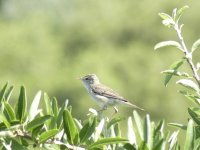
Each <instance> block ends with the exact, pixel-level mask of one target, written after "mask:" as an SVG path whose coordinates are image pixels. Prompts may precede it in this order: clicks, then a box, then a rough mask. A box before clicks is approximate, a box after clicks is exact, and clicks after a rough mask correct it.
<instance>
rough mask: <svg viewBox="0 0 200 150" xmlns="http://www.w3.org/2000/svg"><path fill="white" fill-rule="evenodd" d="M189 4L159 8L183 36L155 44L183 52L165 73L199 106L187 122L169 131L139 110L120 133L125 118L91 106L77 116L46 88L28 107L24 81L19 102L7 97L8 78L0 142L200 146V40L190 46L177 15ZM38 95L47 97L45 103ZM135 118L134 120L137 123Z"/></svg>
mask: <svg viewBox="0 0 200 150" xmlns="http://www.w3.org/2000/svg"><path fill="white" fill-rule="evenodd" d="M186 8H187V6H185V7H183V8H181V9H178V10H177V9H174V10H173V13H172V16H170V15H168V14H165V13H160V14H159V15H160V16H161V18H162V19H163V24H164V25H165V26H167V27H169V28H173V29H175V31H176V33H177V35H178V39H179V42H177V41H171V40H170V41H164V42H160V43H158V44H157V45H156V46H155V49H159V48H161V47H165V46H175V47H177V48H178V49H179V50H181V52H183V54H184V55H183V58H181V59H180V60H178V61H176V62H174V63H173V64H172V65H171V66H170V68H169V69H167V70H165V71H163V72H162V73H163V74H165V82H164V83H165V86H167V85H168V83H169V81H170V80H171V79H172V78H173V77H174V76H178V77H180V78H181V79H179V80H178V81H177V82H176V83H177V84H180V85H181V86H183V89H181V90H180V91H179V93H180V94H182V95H183V96H185V97H186V98H187V99H189V100H190V101H192V102H194V103H195V104H196V105H197V107H189V108H188V113H189V115H190V117H191V118H190V119H189V121H188V124H187V125H183V124H179V123H169V125H170V126H174V127H177V128H179V129H181V130H179V129H178V130H177V131H174V132H172V133H170V132H169V131H168V130H167V129H165V127H164V126H165V121H164V120H161V121H159V122H158V123H155V122H153V121H151V119H150V115H149V114H147V115H146V116H145V118H144V119H143V118H141V117H140V115H139V113H138V112H137V111H134V112H133V115H132V116H129V117H128V118H126V119H127V134H126V135H127V136H126V137H122V135H121V132H122V131H121V128H120V126H119V124H120V121H121V120H122V118H119V117H112V118H108V117H106V116H104V115H103V114H100V113H99V112H98V111H96V110H95V109H91V108H90V109H89V114H88V116H87V119H85V120H77V119H76V118H75V117H73V116H72V114H71V112H72V111H74V108H73V109H72V107H71V106H69V105H68V100H65V101H64V102H63V104H62V106H61V107H59V106H58V103H57V99H56V98H49V97H48V95H47V94H46V93H43V94H42V92H41V91H39V92H38V93H37V94H36V96H35V98H34V99H33V101H32V103H31V104H30V107H29V108H28V107H27V98H26V89H25V87H24V86H21V89H20V93H19V98H18V100H16V103H15V106H13V105H11V104H10V102H9V100H10V97H11V95H12V92H13V86H9V85H8V83H6V84H5V85H4V86H3V88H2V90H1V92H0V107H1V112H0V147H1V149H7V150H10V149H14V150H17V149H19V150H23V149H32V148H35V149H39V148H44V149H74V150H84V149H95V150H98V149H119V150H134V149H135V150H165V149H169V150H179V149H185V150H193V149H194V150H198V149H200V138H199V136H200V107H199V105H200V78H199V75H198V70H199V68H200V63H197V64H195V63H194V60H193V57H192V56H193V53H194V52H195V50H196V49H198V48H199V46H200V40H197V41H196V42H194V44H193V45H192V47H191V50H189V49H188V48H187V47H186V44H185V42H184V39H183V36H182V33H181V31H182V27H183V25H180V24H179V20H180V18H181V15H182V14H183V11H184V10H185V9H186ZM184 64H187V65H188V66H189V68H190V69H191V73H186V72H184V71H179V70H180V68H181V66H182V65H184ZM40 101H44V103H45V105H44V108H43V109H41V108H40V106H39V104H40ZM133 121H134V123H133ZM182 130H183V132H184V130H185V143H184V145H180V144H179V141H178V133H179V132H182Z"/></svg>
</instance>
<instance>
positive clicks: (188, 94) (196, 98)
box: [178, 91, 200, 105]
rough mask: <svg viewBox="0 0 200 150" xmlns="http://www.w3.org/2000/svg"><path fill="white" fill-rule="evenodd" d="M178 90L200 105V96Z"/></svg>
mask: <svg viewBox="0 0 200 150" xmlns="http://www.w3.org/2000/svg"><path fill="white" fill-rule="evenodd" d="M178 92H179V93H181V94H182V95H184V96H185V97H186V98H187V99H188V100H190V101H192V102H193V103H195V104H197V105H200V97H198V96H196V95H194V94H190V93H189V92H187V91H178Z"/></svg>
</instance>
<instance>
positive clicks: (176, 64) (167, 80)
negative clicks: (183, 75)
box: [164, 59, 184, 86]
mask: <svg viewBox="0 0 200 150" xmlns="http://www.w3.org/2000/svg"><path fill="white" fill-rule="evenodd" d="M183 62H184V59H181V60H179V61H176V62H174V63H173V64H172V65H171V66H170V70H178V68H179V67H180V66H181V65H182V64H183ZM172 76H173V74H167V75H166V76H165V82H164V84H165V86H167V84H168V83H169V81H170V80H171V78H172Z"/></svg>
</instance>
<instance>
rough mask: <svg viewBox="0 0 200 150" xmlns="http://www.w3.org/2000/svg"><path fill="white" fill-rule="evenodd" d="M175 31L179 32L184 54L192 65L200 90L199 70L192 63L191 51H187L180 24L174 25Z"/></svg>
mask: <svg viewBox="0 0 200 150" xmlns="http://www.w3.org/2000/svg"><path fill="white" fill-rule="evenodd" d="M174 29H175V30H176V32H177V35H178V38H179V40H180V43H181V46H182V48H183V52H184V54H185V56H186V60H187V62H188V64H189V65H190V68H191V69H192V72H193V77H194V79H195V80H196V81H197V84H198V86H199V88H200V77H199V75H198V73H197V68H196V67H195V65H194V63H193V61H192V53H191V52H189V50H188V49H187V47H186V45H185V42H184V39H183V36H182V35H181V26H180V27H179V26H178V24H175V25H174Z"/></svg>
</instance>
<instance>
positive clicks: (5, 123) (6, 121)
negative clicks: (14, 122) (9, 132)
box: [0, 113, 10, 128]
mask: <svg viewBox="0 0 200 150" xmlns="http://www.w3.org/2000/svg"><path fill="white" fill-rule="evenodd" d="M0 121H1V122H3V123H4V125H5V126H6V128H9V127H10V123H9V122H8V120H7V119H6V117H5V116H4V115H3V114H2V113H0Z"/></svg>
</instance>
